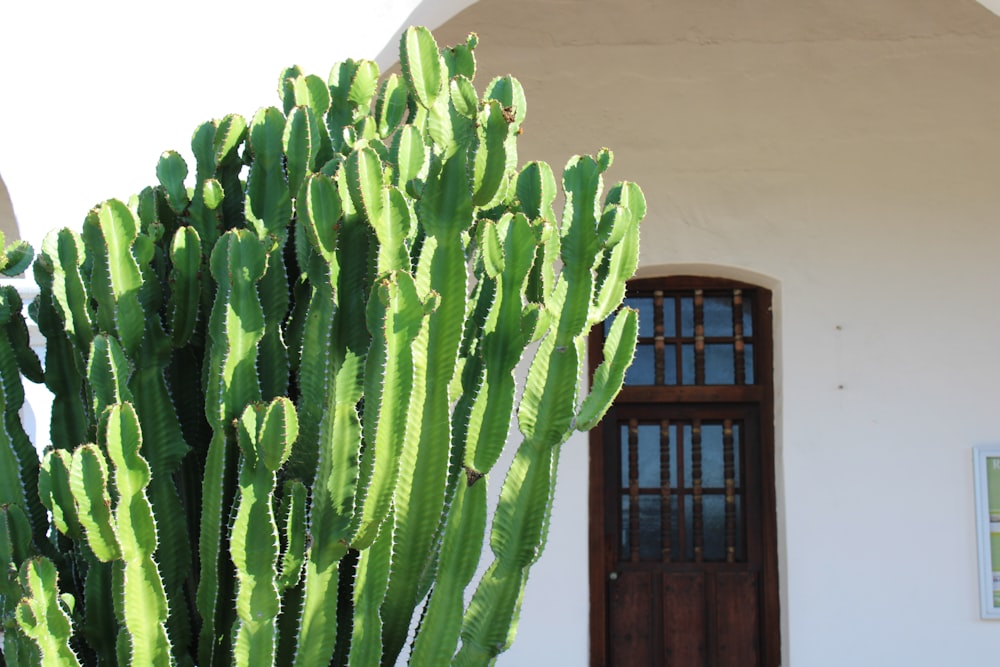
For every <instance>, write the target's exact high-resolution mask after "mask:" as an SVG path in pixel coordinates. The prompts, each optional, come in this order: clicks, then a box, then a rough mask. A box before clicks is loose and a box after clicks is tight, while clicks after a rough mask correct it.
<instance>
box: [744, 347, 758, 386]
mask: <svg viewBox="0 0 1000 667" xmlns="http://www.w3.org/2000/svg"><path fill="white" fill-rule="evenodd" d="M743 372H744V374H745V377H746V383H747V384H754V383H755V382H756V380H754V376H753V343H747V344H745V345H744V346H743Z"/></svg>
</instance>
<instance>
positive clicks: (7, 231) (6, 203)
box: [0, 178, 20, 243]
mask: <svg viewBox="0 0 1000 667" xmlns="http://www.w3.org/2000/svg"><path fill="white" fill-rule="evenodd" d="M0 231H2V232H3V233H4V237H5V238H6V240H7V243H10V242H11V241H14V240H15V239H19V238H20V236H19V234H18V231H17V220H16V219H15V217H14V207H13V206H12V205H11V203H10V195H8V194H7V186H6V185H5V184H4V182H3V179H2V178H0Z"/></svg>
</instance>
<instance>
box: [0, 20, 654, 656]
mask: <svg viewBox="0 0 1000 667" xmlns="http://www.w3.org/2000/svg"><path fill="white" fill-rule="evenodd" d="M477 43H478V40H477V38H476V37H475V36H470V37H469V39H468V40H467V41H466V42H465V43H464V44H460V45H457V46H455V47H451V48H445V49H440V48H439V47H438V45H437V44H436V43H435V41H434V38H433V37H432V36H431V34H430V32H429V31H427V30H426V29H423V28H411V29H409V30H407V31H406V32H405V33H404V34H403V37H402V39H401V43H400V51H401V65H402V73H401V74H400V75H397V74H390V75H389V76H387V77H381V78H380V74H379V70H378V67H377V66H376V65H375V63H373V62H370V61H365V60H360V61H353V60H349V61H346V62H343V63H340V64H338V65H336V66H334V68H333V70H332V72H331V73H330V76H329V79H328V80H326V81H324V80H323V79H322V78H320V77H317V76H313V75H306V74H303V73H302V72H301V71H300V70H299V69H298V68H297V67H290V68H288V69H286V70H285V71H284V72H282V74H281V77H280V80H279V86H278V91H279V95H280V99H281V104H280V107H268V108H264V109H262V110H260V111H258V112H257V113H256V114H255V115H254V116H253V118H252V120H251V121H250V122H249V123H247V122H246V120H244V118H243V117H241V116H237V115H230V116H226V117H224V118H222V119H221V120H213V121H209V122H206V123H203V124H202V125H200V126H199V127H198V128H197V129H196V131H195V133H194V136H193V137H192V140H191V146H192V152H193V154H194V156H195V165H194V167H193V168H192V169H189V167H188V165H187V164H186V163H185V161H184V159H183V158H182V157H181V156H180V154H178V153H177V152H174V151H166V152H164V153H163V154H162V155H161V156H160V158H159V161H158V162H157V164H156V168H155V173H156V183H154V184H153V185H151V186H150V187H148V188H146V189H145V190H143V191H142V192H141V193H140V195H139V196H138V197H136V198H134V199H133V200H132V201H131V203H130V204H125V203H122V202H120V201H117V200H109V201H107V202H104V203H102V204H101V205H99V206H97V207H95V208H94V209H93V210H92V211H91V212H90V213H89V214H88V215H87V216H86V219H85V221H84V225H83V230H82V233H77V232H74V231H71V230H68V229H63V230H58V231H55V232H52V233H51V234H50V235H49V236H48V237H46V239H45V241H44V243H43V245H42V249H41V253H40V254H39V256H38V259H37V260H36V261H35V263H34V268H33V272H34V276H35V279H36V281H37V282H38V284H39V287H40V294H39V296H38V297H37V299H36V300H35V302H34V303H33V304H32V305H31V307H30V313H31V314H32V317H33V318H34V319H35V320H36V322H37V323H38V327H39V330H40V331H41V332H42V334H43V335H44V336H45V337H46V341H47V342H46V352H45V355H46V356H45V360H46V364H45V370H44V373H43V371H42V367H41V364H40V363H39V360H38V358H37V357H36V356H35V355H34V353H33V352H32V350H31V349H30V348H29V346H28V337H27V328H26V325H25V322H24V319H23V317H22V315H21V309H22V304H21V301H20V298H19V297H18V295H17V293H16V291H15V290H14V289H13V288H12V287H0V555H2V557H3V562H4V565H5V568H6V569H5V573H4V575H3V576H2V577H0V614H2V621H3V628H4V664H7V665H11V666H15V665H16V666H18V667H20V666H21V665H24V666H28V665H31V666H35V665H50V664H51V665H56V664H59V665H65V664H81V665H88V666H89V665H102V666H103V665H118V664H122V665H123V664H146V663H149V664H153V665H184V666H193V665H202V666H203V667H216V666H221V665H233V664H235V665H240V666H244V665H290V664H295V665H300V666H302V667H312V666H314V665H326V664H334V665H350V666H352V667H371V666H374V665H380V664H381V665H392V664H395V663H396V662H397V661H398V659H399V656H400V654H401V652H402V650H403V645H404V643H405V642H406V640H407V637H408V636H411V635H413V634H414V633H415V637H416V638H415V640H414V642H413V645H412V648H411V651H410V658H409V660H410V663H411V664H413V665H429V666H436V665H442V664H448V663H451V664H456V665H487V664H492V662H493V661H494V660H495V658H496V656H497V655H498V654H499V653H500V652H501V651H503V650H504V649H505V648H506V647H507V646H509V645H510V642H511V641H512V639H513V637H514V635H515V633H516V625H517V618H518V614H519V607H520V604H521V599H522V596H523V591H524V586H525V582H526V581H527V578H528V574H529V571H530V568H531V565H532V564H533V563H534V562H535V561H536V560H537V559H538V557H539V556H540V555H541V553H542V550H543V549H544V546H545V537H546V534H547V531H548V522H549V519H550V514H551V507H552V501H553V493H554V489H555V478H556V474H557V468H558V460H559V452H560V447H561V446H562V444H563V443H564V442H565V441H566V439H567V438H568V437H569V435H570V434H571V433H572V431H573V430H574V429H583V430H585V429H589V428H592V427H594V426H595V425H596V424H597V423H598V422H599V421H600V420H601V418H602V417H603V415H604V413H605V412H606V410H607V409H608V406H609V405H610V403H611V401H612V400H613V399H614V397H615V395H616V394H617V392H618V391H619V389H620V387H621V384H622V379H623V377H624V374H625V370H626V369H627V367H628V365H629V363H631V359H632V356H633V353H634V350H635V342H636V335H637V316H636V313H635V312H634V311H631V310H628V309H622V308H620V306H621V302H622V299H623V296H624V289H625V281H626V280H627V279H628V278H629V277H630V276H631V275H632V273H633V272H634V271H635V269H636V266H637V262H638V249H639V245H638V244H639V222H640V221H641V219H642V218H643V216H644V215H645V201H644V200H643V197H642V193H641V191H640V190H639V188H638V186H636V185H634V184H632V183H619V184H617V185H614V186H612V187H611V188H609V190H608V192H607V194H606V195H604V183H603V179H604V173H605V172H606V171H607V170H608V168H609V167H610V165H611V161H612V160H611V157H612V156H611V153H610V151H607V150H603V151H601V152H600V153H599V154H598V155H597V156H593V157H591V156H584V157H574V158H572V159H571V160H570V161H569V163H568V164H567V166H566V168H565V170H564V172H563V177H562V187H561V191H562V195H563V199H564V201H565V204H564V205H563V207H562V210H561V211H560V212H558V216H559V217H557V206H556V202H557V200H559V198H560V188H559V185H558V184H557V182H556V178H555V176H554V174H553V171H552V169H551V168H550V167H549V166H548V165H547V164H545V163H542V162H531V163H528V164H526V165H524V166H523V167H519V166H518V157H517V138H518V136H519V134H520V132H521V129H522V125H523V123H524V122H525V115H526V111H527V106H526V102H525V95H524V90H523V89H522V87H521V85H520V84H519V83H518V82H517V80H516V79H514V78H513V77H509V76H507V77H501V78H497V79H494V80H493V81H492V82H490V83H489V84H488V86H487V87H486V89H485V91H483V92H482V94H480V93H479V92H477V90H476V85H475V83H474V76H475V72H476V58H475V52H474V51H475V48H476V46H477ZM243 179H245V181H244V180H243ZM560 218H561V221H560ZM0 245H2V241H0ZM30 260H31V250H30V248H29V247H27V246H25V245H24V244H22V243H17V244H14V245H12V246H10V247H8V248H6V250H4V252H3V253H0V273H4V274H6V275H12V274H15V273H20V272H21V271H23V270H25V269H26V268H27V266H28V264H29V263H30ZM616 311H617V314H616ZM609 317H613V318H614V319H613V322H612V324H611V326H610V329H609V333H608V335H607V336H606V342H605V349H604V361H603V362H602V364H601V365H600V366H599V367H598V369H597V370H596V372H595V375H594V379H593V383H592V385H593V386H592V389H591V391H590V393H589V395H587V396H585V397H583V398H581V397H579V396H577V394H576V392H575V391H567V388H568V387H573V388H575V387H577V386H578V383H579V380H580V377H581V375H582V373H583V372H584V342H585V338H586V336H587V333H588V331H589V330H590V328H591V327H593V326H594V325H597V324H600V323H602V322H604V321H605V320H606V319H607V318H609ZM533 343H535V344H536V345H532V344H533ZM526 357H530V359H528V358H526ZM526 362H530V365H529V366H528V371H527V378H526V380H525V381H524V388H523V392H520V391H519V390H518V388H517V385H518V378H517V377H516V375H515V369H516V368H517V367H518V366H519V365H521V364H524V363H526ZM22 378H27V379H28V380H30V381H32V382H45V384H46V386H48V387H49V389H50V390H51V391H52V392H53V394H54V404H53V420H52V429H51V433H50V436H51V449H50V450H48V451H46V452H45V454H44V456H43V457H42V459H41V461H40V462H39V460H38V457H37V456H36V455H35V453H34V450H33V449H32V447H31V443H30V441H29V439H28V436H27V434H26V433H25V431H24V429H23V427H22V426H21V424H20V421H19V420H18V411H19V409H20V408H21V406H22V404H23V401H24V392H23V388H22V384H21V383H22ZM519 393H520V394H521V395H522V398H521V399H520V402H519V403H518V402H517V400H516V397H517V396H518V394H519ZM515 417H516V419H517V428H518V430H519V431H520V435H521V443H520V445H519V446H518V447H517V449H516V451H515V452H514V453H513V463H512V464H511V466H510V468H509V469H508V470H506V471H504V470H499V469H498V467H499V466H498V462H499V461H500V460H501V459H502V454H503V452H504V449H505V447H506V443H507V442H508V435H509V430H510V427H511V422H512V419H514V418H515ZM501 479H502V480H503V481H502V485H501V487H500V499H499V504H498V505H497V507H496V508H495V512H494V518H493V521H492V525H491V526H488V525H487V516H488V515H489V511H488V507H487V504H488V503H487V498H488V495H487V488H488V486H489V485H490V484H492V483H494V482H493V481H491V480H497V481H499V480H501ZM487 530H489V544H490V548H491V550H492V554H493V562H492V563H491V564H490V565H489V566H488V567H487V569H486V571H485V573H484V574H483V575H482V577H481V579H480V580H479V581H478V583H477V584H476V586H475V590H474V593H472V597H471V601H469V602H468V603H466V600H467V599H468V594H469V592H468V589H469V586H470V585H471V584H472V580H473V578H474V577H475V572H476V570H477V566H478V564H479V559H480V554H481V551H482V546H483V541H484V539H485V536H486V535H487ZM234 600H235V605H234V604H233V601H234ZM421 609H422V610H421Z"/></svg>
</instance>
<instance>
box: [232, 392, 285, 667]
mask: <svg viewBox="0 0 1000 667" xmlns="http://www.w3.org/2000/svg"><path fill="white" fill-rule="evenodd" d="M236 428H237V432H238V437H239V442H240V448H241V450H242V451H243V456H242V457H241V462H240V474H239V487H240V488H239V492H238V494H237V508H236V515H235V518H234V520H233V526H232V530H231V533H230V534H231V538H230V550H229V552H230V557H231V558H232V559H233V564H234V565H235V567H236V577H237V594H236V611H237V618H238V620H237V623H236V639H235V644H234V647H233V656H234V659H235V662H236V664H237V665H238V666H239V667H247V666H249V665H272V664H274V657H275V656H274V654H275V640H276V620H277V617H278V605H279V593H278V588H277V585H276V579H277V577H278V571H277V556H278V533H277V524H276V521H275V517H274V512H273V509H272V505H271V498H272V494H273V492H274V484H275V473H276V472H277V470H278V468H279V467H281V465H282V464H283V463H284V462H285V460H286V459H287V458H288V455H289V454H290V453H291V447H292V443H293V442H294V441H295V438H296V437H297V436H298V422H297V420H296V418H295V408H294V407H293V406H292V402H291V401H290V400H288V399H287V398H276V399H274V401H272V402H271V403H270V404H269V405H266V406H265V405H263V404H255V405H250V406H247V408H246V410H245V411H244V412H243V416H242V417H241V418H240V420H239V421H238V422H237V427H236Z"/></svg>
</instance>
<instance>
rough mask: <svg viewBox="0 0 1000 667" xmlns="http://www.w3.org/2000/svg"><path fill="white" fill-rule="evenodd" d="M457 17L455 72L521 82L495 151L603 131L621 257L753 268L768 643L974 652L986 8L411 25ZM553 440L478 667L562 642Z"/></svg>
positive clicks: (811, 660)
mask: <svg viewBox="0 0 1000 667" xmlns="http://www.w3.org/2000/svg"><path fill="white" fill-rule="evenodd" d="M470 30H475V31H477V32H478V33H479V35H480V48H479V52H478V53H479V62H480V65H481V74H480V77H481V78H483V79H488V78H489V77H490V76H492V75H493V74H500V73H506V72H513V73H514V74H516V75H517V76H518V77H519V78H520V79H521V81H522V83H524V85H525V89H526V93H527V96H528V106H529V110H528V118H527V121H526V123H525V134H524V136H523V137H522V142H521V147H522V148H521V155H520V157H521V159H522V160H527V159H535V158H542V159H546V160H548V161H550V162H552V163H553V164H554V165H556V166H557V167H558V166H561V165H562V164H563V163H564V162H565V161H566V159H567V158H568V157H569V155H570V154H571V153H573V152H580V151H593V150H596V149H597V148H599V147H600V146H603V145H607V146H611V147H612V148H613V149H614V150H615V154H616V162H615V166H614V167H613V168H612V172H611V177H612V179H617V178H629V179H633V180H637V181H639V182H640V183H641V184H642V186H643V188H644V189H645V192H646V195H647V199H648V201H649V216H648V218H647V222H646V227H645V230H644V233H643V241H642V244H643V245H642V258H641V261H642V265H643V268H642V269H641V273H642V274H643V275H658V274H659V275H662V274H663V273H666V272H671V271H673V272H677V273H686V272H690V271H691V270H692V269H696V272H698V273H701V272H703V270H708V271H710V272H714V273H716V274H717V275H729V276H730V277H736V276H734V275H733V273H734V272H736V274H737V275H738V274H739V272H742V271H750V272H754V273H756V274H759V275H762V276H766V277H767V278H764V279H762V280H760V281H759V282H762V283H764V284H765V286H768V287H770V288H772V289H774V288H776V287H777V288H778V289H777V290H776V301H775V316H776V335H777V339H776V346H777V349H776V355H775V360H776V369H775V372H776V381H777V383H778V394H777V414H776V425H775V426H776V432H777V461H776V472H777V478H778V489H777V491H778V502H779V507H778V521H779V558H780V561H781V564H780V578H781V605H782V644H783V648H782V653H783V664H785V665H792V666H793V667H798V666H805V667H814V666H817V667H826V666H829V667H841V666H843V665H859V666H869V665H870V666H873V667H874V666H883V665H903V664H905V665H916V666H926V667H937V666H940V665H987V664H993V663H994V662H995V661H996V656H997V649H996V647H997V643H996V642H997V639H996V638H997V631H998V627H997V624H996V623H995V622H993V623H991V622H985V621H981V620H979V618H978V602H977V583H976V542H975V534H974V531H973V520H974V519H973V502H972V497H973V496H972V488H971V464H970V462H971V447H972V446H974V445H978V444H988V443H991V442H997V441H998V440H1000V429H998V428H997V426H996V419H995V414H996V409H997V408H996V406H997V405H998V403H1000V385H998V383H997V382H996V378H997V377H998V376H1000V347H998V346H997V345H996V344H995V340H996V331H997V330H998V327H1000V306H998V301H997V299H996V296H995V292H996V289H997V286H998V285H1000V225H998V224H997V215H998V211H1000V189H998V188H997V187H996V184H997V182H998V179H1000V135H998V134H997V132H996V127H997V120H998V111H997V110H998V109H1000V87H998V86H996V82H997V81H1000V21H998V20H997V19H996V18H995V17H993V16H992V15H991V14H989V13H988V12H986V11H985V10H984V9H983V8H981V7H980V6H979V5H977V4H975V3H972V2H964V3H963V2H948V3H936V2H916V3H914V2H904V1H902V0H878V1H877V2H870V1H861V0H847V1H839V2H835V1H832V0H831V1H828V2H823V1H820V2H811V3H800V2H794V1H793V0H775V1H772V2H769V3H767V4H766V5H765V6H761V5H752V4H743V5H741V4H739V3H735V4H734V3H725V4H722V5H720V4H712V3H707V4H706V3H703V2H697V1H696V0H675V1H673V2H670V3H646V2H640V1H639V0H631V1H625V2H617V3H594V2H581V1H575V0H563V1H561V2H548V3H538V2H530V1H518V0H506V1H504V2H500V1H499V0H483V1H482V2H480V3H478V4H477V5H475V6H473V7H471V8H470V9H468V10H466V11H465V12H463V13H461V14H459V15H458V16H456V17H455V18H454V19H453V20H452V21H450V22H448V23H447V24H445V25H444V26H442V28H441V29H440V30H439V31H438V35H439V36H440V37H441V39H442V41H445V42H449V43H453V42H455V41H458V40H460V39H462V38H463V36H464V34H465V33H467V32H468V31H470ZM713 266H714V267H732V268H720V269H717V270H710V269H708V268H707V267H713ZM564 452H565V453H564V456H563V462H562V469H561V471H560V487H559V491H558V495H557V499H558V501H557V506H556V513H555V515H554V517H553V531H554V532H553V539H551V540H550V542H549V545H548V552H547V553H546V555H545V556H543V558H542V560H541V562H540V563H539V564H538V566H537V567H536V570H535V571H534V573H533V575H532V581H531V583H530V584H529V586H528V590H527V592H526V598H525V610H524V614H523V616H522V619H521V625H520V632H519V636H518V639H517V641H516V642H515V644H514V647H513V648H512V650H511V651H510V653H509V654H507V655H505V656H504V657H503V658H502V659H501V661H500V664H511V665H545V664H552V663H557V664H573V665H583V664H587V654H586V648H585V647H586V643H587V627H586V618H585V615H584V614H582V613H581V611H582V610H581V606H582V605H583V604H585V603H586V597H585V594H584V591H586V588H587V585H588V584H587V579H586V569H585V564H584V563H583V558H584V554H585V552H584V551H582V550H583V549H584V546H585V544H586V542H585V538H586V532H587V505H586V489H587V479H586V463H587V459H586V441H585V438H583V437H577V438H574V439H573V440H571V441H570V442H569V443H567V445H566V447H565V450H564ZM555 531H558V533H556V532H555ZM563 591H572V592H573V595H571V596H569V597H568V598H567V599H564V598H563V596H562V592H563Z"/></svg>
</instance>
